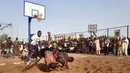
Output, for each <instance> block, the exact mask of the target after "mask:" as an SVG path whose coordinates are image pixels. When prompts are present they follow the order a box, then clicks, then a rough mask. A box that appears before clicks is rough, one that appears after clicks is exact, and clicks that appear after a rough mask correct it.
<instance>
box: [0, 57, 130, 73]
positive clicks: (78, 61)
mask: <svg viewBox="0 0 130 73" xmlns="http://www.w3.org/2000/svg"><path fill="white" fill-rule="evenodd" d="M69 55H71V56H73V57H74V58H75V60H74V62H72V63H69V67H70V69H68V70H67V69H56V70H54V71H51V72H49V73H130V57H116V56H96V55H83V54H69ZM43 61H44V60H41V61H40V63H38V64H37V65H36V66H34V67H33V68H31V69H29V70H28V71H26V72H24V73H47V72H44V69H45V65H44V64H43V63H42V62H43ZM25 66H26V64H24V62H22V61H20V59H18V58H15V59H2V58H1V59H0V73H21V70H22V69H23V68H24V67H25Z"/></svg>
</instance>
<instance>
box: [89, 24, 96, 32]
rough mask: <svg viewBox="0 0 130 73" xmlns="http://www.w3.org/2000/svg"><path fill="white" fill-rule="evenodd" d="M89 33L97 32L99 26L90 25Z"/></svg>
mask: <svg viewBox="0 0 130 73" xmlns="http://www.w3.org/2000/svg"><path fill="white" fill-rule="evenodd" d="M88 32H97V24H90V25H88Z"/></svg>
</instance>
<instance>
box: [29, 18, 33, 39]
mask: <svg viewBox="0 0 130 73" xmlns="http://www.w3.org/2000/svg"><path fill="white" fill-rule="evenodd" d="M31 20H32V17H28V41H30V39H31Z"/></svg>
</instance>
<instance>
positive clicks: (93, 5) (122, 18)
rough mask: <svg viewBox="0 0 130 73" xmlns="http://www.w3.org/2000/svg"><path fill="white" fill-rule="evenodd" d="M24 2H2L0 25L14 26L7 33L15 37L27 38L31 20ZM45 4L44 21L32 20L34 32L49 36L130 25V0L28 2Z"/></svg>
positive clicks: (33, 0) (38, 0) (7, 0)
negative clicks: (95, 27)
mask: <svg viewBox="0 0 130 73" xmlns="http://www.w3.org/2000/svg"><path fill="white" fill-rule="evenodd" d="M23 1H24V0H1V2H0V9H1V10H0V23H12V25H13V26H12V28H6V29H5V30H3V31H1V33H3V32H7V31H8V33H9V34H10V36H12V37H13V38H15V37H17V36H18V37H19V38H27V36H28V18H27V17H25V16H24V15H23V11H24V10H23V9H24V8H23ZM27 1H30V2H34V3H38V4H41V5H45V7H46V15H45V16H46V18H45V20H42V21H41V22H38V20H36V19H33V20H32V22H31V33H36V32H37V31H38V30H41V31H42V32H43V35H47V32H48V31H49V32H51V33H52V34H59V33H69V32H82V31H87V30H88V25H89V24H97V27H98V29H102V28H109V27H115V26H122V25H129V24H130V0H27Z"/></svg>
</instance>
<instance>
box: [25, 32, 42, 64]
mask: <svg viewBox="0 0 130 73" xmlns="http://www.w3.org/2000/svg"><path fill="white" fill-rule="evenodd" d="M41 35H42V32H41V31H40V30H39V31H38V32H37V34H35V35H33V36H32V37H31V40H32V41H31V50H30V51H29V53H28V58H27V63H28V61H29V59H30V56H31V54H32V52H33V51H34V53H36V54H37V55H38V49H39V48H38V47H39V42H40V41H42V39H41Z"/></svg>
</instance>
